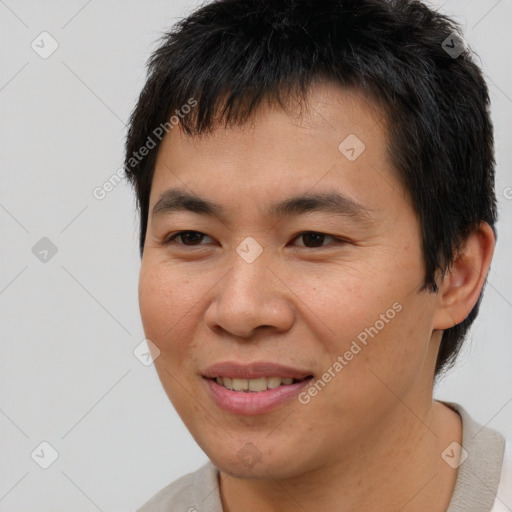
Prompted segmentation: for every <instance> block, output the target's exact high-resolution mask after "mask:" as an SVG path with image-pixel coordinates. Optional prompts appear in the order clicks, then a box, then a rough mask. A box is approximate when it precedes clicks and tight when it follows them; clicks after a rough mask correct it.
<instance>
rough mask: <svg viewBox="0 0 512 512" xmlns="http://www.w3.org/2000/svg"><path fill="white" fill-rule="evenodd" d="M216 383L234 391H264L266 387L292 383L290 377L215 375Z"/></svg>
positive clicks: (270, 387) (273, 387) (271, 387)
mask: <svg viewBox="0 0 512 512" xmlns="http://www.w3.org/2000/svg"><path fill="white" fill-rule="evenodd" d="M215 381H216V382H217V384H219V385H220V386H224V387H225V388H226V389H231V390H234V391H253V392H258V391H265V390H267V389H275V388H278V387H279V386H281V385H284V386H289V385H290V384H293V379H292V378H290V377H268V378H266V377H261V378H259V379H236V378H235V379H230V378H229V377H217V378H216V379H215Z"/></svg>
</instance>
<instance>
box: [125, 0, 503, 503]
mask: <svg viewBox="0 0 512 512" xmlns="http://www.w3.org/2000/svg"><path fill="white" fill-rule="evenodd" d="M149 71H150V73H149V77H148V81H147V83H146V85H145V87H144V90H143V91H142V94H141V96H140V98H139V101H138V104H137V106H136V108H135V110H134V113H133V115H132V118H131V123H130V128H129V133H128V139H127V152H126V162H125V167H126V170H127V174H128V177H129V178H130V180H131V181H132V183H133V184H134V186H135V189H136V193H137V199H138V205H139V208H140V213H141V233H140V249H141V255H142V265H141V272H140V285H139V301H140V309H141V316H142V321H143V325H144V330H145V334H146V337H147V338H148V339H149V340H150V348H151V349H152V350H153V352H154V354H155V366H156V369H157V371H158V374H159V377H160V380H161V382H162V385H163V387H164V389H165V391H166V393H167V394H168V396H169V398H170V400H171V401H172V403H173V405H174V407H175V408H176V410H177V412H178V413H179V415H180V417H181V418H182V420H183V421H184V423H185V425H186V426H187V428H188V429H189V431H190V432H191V434H192V436H193V437H194V438H195V440H196V441H197V443H198V444H199V445H200V446H201V448H202V449H203V450H204V452H205V453H206V454H207V455H208V457H209V459H210V460H211V463H208V464H207V465H205V466H203V467H202V468H201V469H199V470H198V471H197V472H196V473H194V474H191V475H187V476H184V477H183V478H181V479H179V480H178V481H176V482H174V483H172V484H171V485H169V486H168V487H166V488H165V489H163V490H162V491H161V492H160V493H159V494H158V495H157V496H155V497H154V498H152V499H151V500H150V501H149V502H148V503H147V504H146V505H145V506H143V507H142V508H141V509H140V510H141V511H143V512H150V511H164V510H165V511H171V510H172V511H177V510H183V511H186V510H189V511H192V510H197V511H199V512H221V511H224V512H239V511H248V510H251V511H253V512H260V511H281V510H308V511H323V510H336V511H341V512H348V511H356V510H357V511H361V510H383V511H384V510H394V511H395V510H396V511H399V510H400V511H404V512H409V511H419V512H422V511H428V512H437V511H439V512H441V511H446V510H448V511H449V512H454V511H457V510H464V511H479V512H483V511H491V510H492V511H493V512H496V511H497V510H507V507H508V509H511V507H512V498H511V496H510V492H511V488H512V473H511V464H512V458H511V454H510V447H508V448H507V449H506V443H505V439H504V438H503V436H502V435H501V434H499V433H497V432H495V431H493V430H491V429H489V428H484V427H483V426H480V425H477V424H476V423H475V422H474V421H473V420H472V419H471V417H470V416H469V415H468V413H467V412H466V411H465V410H464V409H462V408H461V407H460V406H458V405H457V404H447V403H442V402H439V401H436V400H434V399H433V395H432V390H433V384H434V380H435V377H436V376H438V375H440V374H441V372H442V371H443V370H445V369H446V368H448V367H449V366H450V365H452V364H453V362H454V360H455V357H456V355H457V352H458V350H459V349H460V346H461V343H462V342H463V340H464V337H465V335H466V332H467V330H468V328H469V326H470V325H471V323H472V322H473V320H474V319H475V317H476V316H477V313H478V308H479V304H480V299H481V296H482V290H483V287H484V284H485V280H486V276H487V273H488V270H489V267H490V263H491V259H492V255H493V251H494V246H495V227H494V226H495V223H496V199H495V194H494V157H493V134H492V125H491V121H490V119H489V111H488V110H489V99H488V93H487V88H486V85H485V82H484V80H483V78H482V75H481V72H480V70H479V68H478V67H477V66H476V65H475V64H474V63H473V61H472V60H471V57H470V55H469V53H468V51H467V49H466V48H465V47H464V44H463V40H462V38H461V36H460V35H459V34H458V29H457V27H456V26H455V25H454V23H453V22H452V21H450V20H449V19H448V18H446V17H444V16H442V15H440V14H439V13H436V12H433V11H432V10H430V9H429V8H427V7H426V6H425V5H423V4H421V3H419V2H416V1H412V0H398V1H391V0H389V1H384V0H359V1H355V0H352V1H351V0H324V1H322V2H319V1H318V0H317V1H313V0H221V1H217V2H213V3H210V4H207V5H205V6H204V7H202V8H200V9H199V10H197V11H196V12H195V13H193V14H192V15H191V16H189V17H188V18H187V19H185V20H183V21H182V22H180V23H179V24H178V25H177V26H176V27H175V28H174V29H173V30H172V31H171V32H170V33H169V34H168V35H167V36H166V38H165V39H164V41H163V43H162V45H161V46H160V48H159V49H158V50H157V51H156V52H155V53H154V55H153V56H152V58H151V60H150V66H149ZM156 356H158V357H156ZM507 450H508V451H507ZM507 493H508V494H507ZM500 507H501V508H500Z"/></svg>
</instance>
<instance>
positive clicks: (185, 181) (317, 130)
mask: <svg viewBox="0 0 512 512" xmlns="http://www.w3.org/2000/svg"><path fill="white" fill-rule="evenodd" d="M387 147H388V140H387V132H386V126H385V117H384V116H383V114H382V112H381V111H380V110H379V109H378V108H377V107H376V106H375V105H374V104H372V103H371V102H370V101H369V100H368V99H367V98H365V97H364V96H363V95H362V94H361V93H358V92H356V91H351V90H342V89H340V88H339V87H338V86H335V85H331V84H328V83H323V84H317V85H315V86H314V87H313V88H312V90H311V92H310V94H309V96H308V102H307V104H305V105H304V106H303V107H301V106H300V105H297V104H295V105H294V103H293V102H292V101H290V102H289V103H288V104H287V105H286V110H283V109H282V108H280V107H278V106H275V105H262V106H261V107H260V108H259V109H258V110H257V111H256V113H255V114H254V115H253V116H252V118H251V119H250V120H249V122H247V123H246V124H244V125H241V126H237V125H233V126H230V127H227V128H225V127H224V126H218V127H216V128H215V129H214V130H213V131H212V132H211V133H208V134H203V135H200V136H189V135H187V134H185V133H184V132H183V131H182V130H180V128H179V126H178V127H176V128H175V129H173V130H171V131H170V133H169V134H168V135H166V136H165V137H164V139H163V141H162V144H161V146H160V148H159V152H158V157H157V161H156V166H155V174H154V177H153V184H152V189H151V198H150V211H149V213H151V211H152V209H153V208H154V207H155V205H156V203H157V202H158V201H159V200H160V199H161V196H162V194H164V193H165V191H166V190H168V189H171V188H176V187H179V188H181V189H188V190H189V191H190V192H191V193H193V194H195V195H199V196H201V197H203V198H206V197H209V198H210V199H211V202H213V203H215V202H216V203H221V202H226V201H228V202H230V203H238V205H239V207H240V208H243V207H244V205H245V204H247V202H248V201H251V202H257V203H260V204H263V203H268V204H270V202H272V203H276V202H277V199H278V198H282V199H284V198H285V197H289V195H290V194H294V195H297V194H299V193H304V192H311V191H314V190H315V191H319V190H320V189H322V190H323V191H324V192H325V191H327V190H334V191H336V192H339V193H343V194H344V195H345V196H346V197H348V198H350V199H352V200H353V201H354V202H358V203H363V204H364V203H365V200H364V199H366V200H369V203H367V205H368V209H371V206H370V203H371V200H372V197H371V196H372V191H373V195H375V194H378V193H379V190H378V189H379V188H385V189H391V192H393V193H394V194H397V193H398V194H401V195H402V196H404V197H405V194H404V191H403V190H401V187H400V184H399V183H398V180H397V179H396V177H395V174H396V173H395V172H394V169H393V166H392V164H391V162H390V159H389V154H388V150H387ZM285 192H286V194H285ZM362 192H364V194H363V195H366V198H364V199H363V198H362V197H360V199H359V200H358V196H360V194H361V193H362ZM389 192H390V190H387V191H386V194H384V196H383V197H386V196H389ZM205 196H206V197H205ZM271 198H274V199H276V201H270V199H271ZM395 199H396V198H395ZM391 200H392V199H391Z"/></svg>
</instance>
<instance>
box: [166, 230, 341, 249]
mask: <svg viewBox="0 0 512 512" xmlns="http://www.w3.org/2000/svg"><path fill="white" fill-rule="evenodd" d="M185 233H194V234H197V235H201V236H208V235H205V234H204V233H201V232H200V231H191V230H188V231H178V232H177V233H175V234H173V235H170V236H168V237H167V238H166V239H165V240H164V241H163V242H162V245H164V246H167V245H171V244H173V243H174V241H175V239H176V238H178V237H180V236H181V235H183V234H185ZM309 234H314V235H321V236H323V237H330V238H332V239H333V240H334V241H335V242H337V243H347V240H344V239H342V238H337V237H335V236H332V235H328V234H327V233H322V232H319V231H302V232H301V233H297V234H296V235H295V236H294V237H293V239H292V240H295V239H297V238H300V237H302V236H304V235H309ZM178 245H182V246H184V247H199V246H201V245H204V244H198V245H193V244H192V245H187V244H183V243H180V244H178ZM328 246H329V244H328V245H322V246H320V247H306V246H299V247H300V248H301V249H322V248H325V247H328Z"/></svg>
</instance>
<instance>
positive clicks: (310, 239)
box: [295, 231, 341, 249]
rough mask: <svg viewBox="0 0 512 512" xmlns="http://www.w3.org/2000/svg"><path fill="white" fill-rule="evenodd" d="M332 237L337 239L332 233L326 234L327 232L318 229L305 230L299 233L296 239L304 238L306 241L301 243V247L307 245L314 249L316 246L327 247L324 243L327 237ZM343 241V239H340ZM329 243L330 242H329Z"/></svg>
mask: <svg viewBox="0 0 512 512" xmlns="http://www.w3.org/2000/svg"><path fill="white" fill-rule="evenodd" d="M326 237H327V238H332V239H333V240H337V239H336V238H334V237H333V236H331V235H326V234H325V233H318V232H316V231H305V232H303V233H299V234H298V235H297V236H296V237H295V239H299V238H302V239H303V241H304V245H299V247H306V248H308V249H314V248H316V247H325V245H324V244H323V242H324V240H325V238H326ZM339 241H341V240H339ZM327 245H329V244H327Z"/></svg>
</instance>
